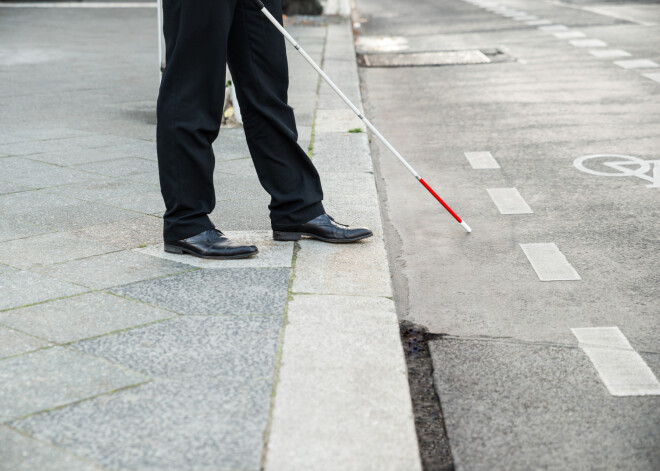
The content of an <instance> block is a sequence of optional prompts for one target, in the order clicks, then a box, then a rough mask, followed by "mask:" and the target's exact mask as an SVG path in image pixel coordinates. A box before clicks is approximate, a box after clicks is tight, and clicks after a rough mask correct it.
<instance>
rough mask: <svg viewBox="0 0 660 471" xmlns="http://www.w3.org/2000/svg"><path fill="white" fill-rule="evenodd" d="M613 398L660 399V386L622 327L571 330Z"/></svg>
mask: <svg viewBox="0 0 660 471" xmlns="http://www.w3.org/2000/svg"><path fill="white" fill-rule="evenodd" d="M571 331H572V332H573V335H575V337H576V338H577V339H578V342H580V347H581V348H582V350H584V352H585V353H586V354H587V356H588V357H589V359H590V360H591V363H593V365H594V366H595V367H596V371H598V375H599V376H600V379H601V380H602V381H603V383H604V384H605V386H606V387H607V389H608V391H609V392H610V394H611V395H613V396H646V395H660V382H658V378H656V377H655V375H654V374H653V371H651V369H650V368H649V367H648V365H647V364H646V363H645V362H644V359H643V358H642V357H641V356H640V355H639V353H637V352H636V351H635V350H634V349H633V348H632V346H631V345H630V343H629V342H628V339H626V337H625V336H624V335H623V333H622V332H621V331H620V330H619V328H618V327H584V328H577V329H571Z"/></svg>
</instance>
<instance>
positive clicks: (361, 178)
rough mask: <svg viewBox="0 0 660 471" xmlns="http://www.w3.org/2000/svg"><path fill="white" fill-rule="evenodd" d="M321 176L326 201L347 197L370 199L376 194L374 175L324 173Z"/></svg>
mask: <svg viewBox="0 0 660 471" xmlns="http://www.w3.org/2000/svg"><path fill="white" fill-rule="evenodd" d="M320 175H321V182H322V183H323V194H324V196H325V198H326V199H329V198H332V197H334V196H346V195H350V196H355V195H364V196H365V197H368V196H373V195H375V194H376V184H375V182H374V176H373V174H372V173H355V172H350V173H349V172H323V173H321V174H320Z"/></svg>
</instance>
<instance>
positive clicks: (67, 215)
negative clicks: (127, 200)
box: [19, 200, 141, 231]
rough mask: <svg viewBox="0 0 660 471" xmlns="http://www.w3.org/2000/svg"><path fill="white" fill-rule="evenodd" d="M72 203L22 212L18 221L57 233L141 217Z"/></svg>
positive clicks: (120, 210) (134, 213)
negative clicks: (56, 231)
mask: <svg viewBox="0 0 660 471" xmlns="http://www.w3.org/2000/svg"><path fill="white" fill-rule="evenodd" d="M72 201H74V203H73V204H67V205H64V206H55V205H51V206H48V207H46V208H43V210H42V211H38V212H23V213H21V215H20V218H19V219H20V220H21V221H23V222H25V223H27V224H33V225H36V226H43V227H47V228H49V229H53V230H58V231H70V230H76V229H82V228H84V227H88V226H95V225H98V224H104V223H111V222H116V221H121V220H125V219H132V218H136V217H140V216H141V214H140V213H136V212H133V211H126V210H124V209H119V208H114V207H112V206H106V205H103V204H98V203H88V202H86V201H76V200H72Z"/></svg>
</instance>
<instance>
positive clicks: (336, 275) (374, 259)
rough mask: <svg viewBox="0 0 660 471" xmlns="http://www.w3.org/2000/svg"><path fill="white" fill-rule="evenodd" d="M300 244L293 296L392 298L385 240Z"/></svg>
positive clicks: (308, 241)
mask: <svg viewBox="0 0 660 471" xmlns="http://www.w3.org/2000/svg"><path fill="white" fill-rule="evenodd" d="M299 244H300V251H299V252H298V256H297V258H296V276H295V278H294V280H293V292H294V293H317V294H354V295H363V296H367V295H368V296H392V287H391V284H390V270H389V266H388V264H387V253H386V252H385V244H384V242H383V240H382V239H380V238H375V237H372V238H370V239H366V240H364V241H361V242H357V243H355V244H335V245H333V244H326V243H323V242H319V241H315V240H302V241H300V242H299Z"/></svg>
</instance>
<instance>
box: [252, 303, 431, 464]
mask: <svg viewBox="0 0 660 471" xmlns="http://www.w3.org/2000/svg"><path fill="white" fill-rule="evenodd" d="M288 312H289V315H288V325H287V328H286V333H285V339H284V347H283V352H282V366H281V369H280V374H279V380H278V389H277V396H276V398H275V407H274V410H273V418H272V425H271V434H270V437H269V441H268V452H267V456H266V466H265V469H266V470H267V471H269V470H273V471H276V470H284V469H296V470H298V469H301V470H302V469H315V470H322V469H351V470H363V469H369V470H420V469H421V466H420V462H419V461H420V460H419V451H418V446H417V437H416V433H415V426H414V420H413V416H412V405H411V401H410V392H409V389H408V379H407V370H406V365H405V361H404V357H403V351H402V348H401V340H400V337H399V327H398V320H397V317H396V313H395V308H394V303H393V302H392V301H391V300H389V299H384V298H373V297H361V296H308V295H303V296H294V300H293V301H292V302H291V303H289V311H288ZM330 463H332V465H329V464H330Z"/></svg>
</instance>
